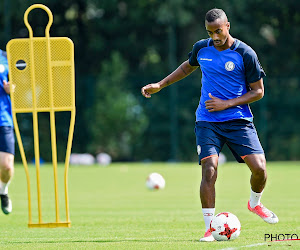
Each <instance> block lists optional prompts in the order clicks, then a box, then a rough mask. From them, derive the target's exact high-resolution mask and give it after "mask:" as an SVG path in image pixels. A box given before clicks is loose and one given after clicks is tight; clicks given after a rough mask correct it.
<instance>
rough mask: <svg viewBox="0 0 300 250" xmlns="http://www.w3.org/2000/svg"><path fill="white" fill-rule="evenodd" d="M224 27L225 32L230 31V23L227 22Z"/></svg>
mask: <svg viewBox="0 0 300 250" xmlns="http://www.w3.org/2000/svg"><path fill="white" fill-rule="evenodd" d="M226 26H227V30H230V22H227V23H226Z"/></svg>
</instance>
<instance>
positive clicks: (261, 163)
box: [254, 159, 267, 178]
mask: <svg viewBox="0 0 300 250" xmlns="http://www.w3.org/2000/svg"><path fill="white" fill-rule="evenodd" d="M254 174H255V175H258V176H264V177H265V178H267V170H266V160H265V159H259V160H258V163H257V166H256V168H254Z"/></svg>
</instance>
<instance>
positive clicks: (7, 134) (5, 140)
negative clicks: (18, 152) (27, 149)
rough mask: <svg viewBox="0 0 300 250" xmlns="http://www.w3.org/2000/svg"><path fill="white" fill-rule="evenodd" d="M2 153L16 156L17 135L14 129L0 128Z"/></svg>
mask: <svg viewBox="0 0 300 250" xmlns="http://www.w3.org/2000/svg"><path fill="white" fill-rule="evenodd" d="M0 152H6V153H11V154H13V155H14V154H15V135H14V129H13V127H6V126H4V127H0Z"/></svg>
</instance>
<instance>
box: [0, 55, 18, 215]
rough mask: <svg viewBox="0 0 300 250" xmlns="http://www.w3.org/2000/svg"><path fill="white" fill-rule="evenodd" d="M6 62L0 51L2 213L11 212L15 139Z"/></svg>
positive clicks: (0, 188) (0, 185)
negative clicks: (9, 190) (9, 187)
mask: <svg viewBox="0 0 300 250" xmlns="http://www.w3.org/2000/svg"><path fill="white" fill-rule="evenodd" d="M9 93H10V86H9V81H8V62H7V56H6V52H4V51H2V50H0V199H1V209H2V211H3V213H5V214H9V213H11V211H12V203H11V201H10V199H9V197H8V185H9V183H10V180H11V178H12V176H13V174H14V154H15V137H14V130H13V129H14V128H13V120H12V111H11V101H10V97H9Z"/></svg>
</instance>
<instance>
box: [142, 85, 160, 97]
mask: <svg viewBox="0 0 300 250" xmlns="http://www.w3.org/2000/svg"><path fill="white" fill-rule="evenodd" d="M161 89H162V88H161V86H160V84H158V83H151V84H148V85H146V86H144V87H143V88H142V90H141V92H142V95H143V96H145V97H146V98H150V97H151V95H152V94H155V93H157V92H159V91H160V90H161Z"/></svg>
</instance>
